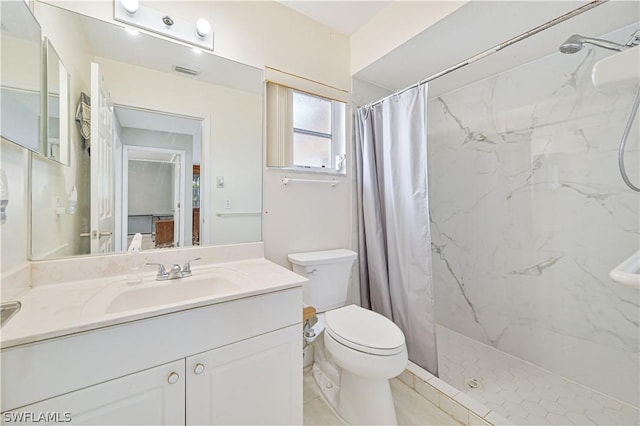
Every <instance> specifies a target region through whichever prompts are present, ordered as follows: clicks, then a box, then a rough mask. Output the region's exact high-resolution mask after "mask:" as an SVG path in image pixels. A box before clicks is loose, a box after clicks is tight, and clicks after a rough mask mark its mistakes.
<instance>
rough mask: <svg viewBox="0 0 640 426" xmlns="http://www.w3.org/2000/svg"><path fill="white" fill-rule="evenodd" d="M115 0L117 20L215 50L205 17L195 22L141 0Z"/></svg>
mask: <svg viewBox="0 0 640 426" xmlns="http://www.w3.org/2000/svg"><path fill="white" fill-rule="evenodd" d="M113 1H114V8H113V19H114V20H116V21H120V22H124V23H127V24H129V25H132V26H134V27H138V28H142V29H144V30H148V31H151V32H154V33H157V34H161V35H163V36H166V37H171V38H174V39H176V40H180V41H184V42H187V43H189V44H192V45H194V46H197V47H200V48H204V49H207V50H213V32H212V31H211V24H210V23H209V21H207V20H206V19H204V18H200V19H198V20H197V21H196V22H195V23H194V22H192V21H187V20H185V19H181V18H178V17H176V16H173V15H169V14H167V13H165V12H161V11H159V10H156V9H153V8H151V7H148V6H145V5H143V4H140V3H139V0H113ZM156 4H162V2H158V3H156Z"/></svg>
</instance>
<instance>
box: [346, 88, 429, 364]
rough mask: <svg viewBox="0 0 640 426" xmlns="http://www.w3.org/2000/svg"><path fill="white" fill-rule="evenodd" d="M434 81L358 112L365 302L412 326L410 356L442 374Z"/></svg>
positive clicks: (407, 331)
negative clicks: (436, 308) (436, 285)
mask: <svg viewBox="0 0 640 426" xmlns="http://www.w3.org/2000/svg"><path fill="white" fill-rule="evenodd" d="M426 113H427V86H426V85H419V86H418V87H416V88H414V89H410V90H407V91H405V92H403V93H401V94H396V95H393V96H391V97H389V98H386V99H385V100H383V101H382V103H378V104H376V105H374V106H365V107H362V108H359V109H358V110H357V112H356V166H357V189H358V207H359V218H358V229H359V246H360V247H359V248H360V256H359V259H360V260H359V262H360V282H361V284H360V286H361V288H360V290H361V303H362V306H364V307H366V308H369V309H371V310H373V311H375V312H378V313H380V314H382V315H384V316H386V317H387V318H389V319H391V320H392V321H393V322H394V323H396V324H397V325H398V326H399V327H400V329H401V330H402V331H403V332H404V335H405V338H406V342H407V349H408V351H409V359H410V360H411V361H413V362H414V363H416V364H418V365H419V366H421V367H422V368H424V369H426V370H428V371H430V372H431V373H432V374H436V375H437V373H438V358H437V353H436V339H435V318H434V312H433V285H432V277H431V233H430V230H429V205H428V188H427V130H426V122H427V121H426V120H427V114H426Z"/></svg>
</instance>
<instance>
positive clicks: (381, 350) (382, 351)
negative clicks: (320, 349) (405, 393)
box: [325, 305, 406, 355]
mask: <svg viewBox="0 0 640 426" xmlns="http://www.w3.org/2000/svg"><path fill="white" fill-rule="evenodd" d="M325 320H326V328H325V332H326V333H328V334H329V335H330V336H331V337H332V338H333V339H335V340H336V341H337V342H339V343H341V344H343V345H345V346H347V347H349V348H351V349H355V350H357V351H360V352H364V353H368V354H373V355H395V354H398V353H400V352H402V351H405V350H406V349H405V348H406V347H405V340H404V334H403V333H402V330H400V328H398V326H397V325H395V324H394V323H393V322H391V321H390V320H389V319H387V318H386V317H384V316H382V315H380V314H378V313H376V312H373V311H370V310H367V309H364V308H361V307H359V306H356V305H349V306H345V307H342V308H338V309H333V310H331V311H327V312H326V313H325Z"/></svg>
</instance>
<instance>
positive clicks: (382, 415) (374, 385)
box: [336, 369, 398, 425]
mask: <svg viewBox="0 0 640 426" xmlns="http://www.w3.org/2000/svg"><path fill="white" fill-rule="evenodd" d="M336 411H337V412H338V414H339V415H340V417H342V418H343V419H344V420H345V421H346V422H347V423H348V424H351V425H375V424H384V425H396V424H398V420H397V418H396V410H395V407H394V405H393V397H392V396H391V386H390V384H389V380H385V379H370V378H367V377H362V376H358V375H356V374H353V373H351V372H349V371H346V370H344V369H343V370H342V371H341V377H340V391H339V395H338V404H337V406H336Z"/></svg>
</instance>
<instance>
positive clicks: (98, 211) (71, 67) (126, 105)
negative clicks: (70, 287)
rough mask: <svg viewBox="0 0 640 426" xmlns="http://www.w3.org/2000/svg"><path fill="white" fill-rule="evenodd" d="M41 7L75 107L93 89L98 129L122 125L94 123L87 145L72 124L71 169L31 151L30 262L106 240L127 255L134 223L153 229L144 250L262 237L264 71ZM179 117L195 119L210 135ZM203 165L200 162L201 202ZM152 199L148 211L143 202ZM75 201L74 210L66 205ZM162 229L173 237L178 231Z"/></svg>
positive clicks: (68, 253) (86, 251)
mask: <svg viewBox="0 0 640 426" xmlns="http://www.w3.org/2000/svg"><path fill="white" fill-rule="evenodd" d="M34 11H35V15H36V17H37V18H38V21H39V22H40V25H41V26H42V32H43V35H44V36H46V37H48V38H49V39H51V41H52V44H53V45H54V46H55V48H56V51H57V53H58V55H59V57H60V59H61V60H62V62H64V64H65V65H66V68H67V70H68V71H69V93H70V95H69V96H70V103H71V105H70V108H71V110H72V111H73V114H76V113H77V105H78V101H79V99H80V97H81V94H82V93H85V94H87V95H89V96H92V99H91V112H92V113H93V112H94V111H97V112H99V117H102V119H99V120H93V121H94V122H93V123H91V124H94V125H95V124H96V121H97V122H104V123H106V122H110V123H112V124H111V125H109V126H107V127H106V130H105V129H102V130H93V129H92V131H91V132H92V133H91V139H90V140H89V141H86V142H83V140H82V138H81V136H80V133H79V130H78V126H72V127H71V128H70V138H69V139H70V141H71V144H70V149H69V152H70V155H69V159H70V161H69V166H68V167H63V166H61V165H59V164H55V163H53V162H51V161H46V160H42V159H40V158H38V157H37V156H33V157H32V164H31V169H32V172H31V173H32V174H31V180H32V212H31V213H32V215H31V224H32V225H31V229H32V232H31V233H32V239H31V240H32V241H31V258H32V259H34V260H37V259H49V258H54V257H61V256H74V255H83V254H90V253H92V252H106V251H107V250H106V249H105V248H106V247H111V248H110V249H109V251H122V250H124V249H126V247H127V244H128V242H129V239H130V236H131V233H132V231H134V230H135V231H139V232H141V233H143V234H146V238H145V242H146V245H145V248H156V247H157V246H158V247H159V246H189V245H193V244H194V242H195V243H196V244H197V243H199V244H228V243H240V242H251V241H259V240H260V239H261V205H262V202H261V188H262V181H261V176H262V90H263V75H262V70H259V69H256V68H253V67H249V66H247V65H244V64H240V63H236V62H233V61H230V60H226V59H223V58H220V57H217V56H215V55H213V54H211V53H209V52H203V51H196V50H194V49H193V48H192V47H189V46H186V45H184V44H180V43H176V42H170V41H167V40H163V39H161V38H158V37H156V36H151V35H148V34H144V33H142V32H134V31H127V30H126V28H124V27H123V26H118V25H115V24H112V23H107V22H103V21H99V20H96V19H93V18H89V17H86V16H83V15H79V14H76V13H73V12H70V11H68V10H65V9H61V8H58V7H55V6H51V5H50V4H47V3H41V2H39V1H36V2H35V3H34ZM92 63H94V64H96V65H97V66H98V67H99V69H100V72H101V74H102V77H101V78H99V81H100V85H101V87H102V88H103V94H104V99H103V101H100V99H99V98H96V97H94V96H95V95H91V93H92V86H95V85H96V84H97V79H96V78H95V76H92ZM176 69H187V70H192V71H193V72H194V73H192V74H195V75H190V74H185V73H181V72H178V71H176ZM109 99H110V101H109ZM78 118H79V117H76V119H78ZM85 119H86V117H85ZM85 119H82V120H85ZM175 119H181V120H184V121H185V123H186V122H189V123H191V124H192V125H194V123H195V125H194V127H196V128H197V129H199V132H196V131H194V130H193V129H187V128H184V127H181V126H182V124H184V123H182V124H177V123H178V122H176V121H175ZM82 120H81V121H82ZM178 121H180V120H178ZM85 123H86V120H85ZM187 127H188V126H187ZM196 139H200V141H199V142H200V147H199V148H198V146H197V143H196ZM103 140H107V141H110V142H106V143H102V141H103ZM140 141H143V142H140ZM144 141H146V142H144ZM151 141H153V142H154V143H151ZM189 142H190V144H189ZM188 146H190V147H191V151H189V148H188ZM125 147H127V148H126V152H127V156H128V157H127V159H126V161H125V157H124V153H125ZM141 148H142V149H141ZM144 151H147V152H144ZM149 151H150V152H152V153H151V154H150V153H149ZM174 151H175V152H174ZM166 154H170V155H166ZM145 155H147V156H150V157H151V158H145ZM173 155H175V158H172V157H173ZM107 158H112V160H111V161H106V159H107ZM95 162H97V163H99V164H102V166H99V167H98V166H95V164H94V163H95ZM152 162H155V163H157V164H155V165H154V166H151V165H150V164H151V163H152ZM107 163H108V164H107ZM136 163H137V164H136ZM132 164H133V165H132ZM194 165H196V166H199V168H198V172H199V173H198V179H199V180H197V183H196V185H197V187H198V189H199V192H198V197H197V198H198V201H197V202H198V203H200V204H199V207H197V208H194V203H195V202H196V201H195V199H194V195H193V192H194V191H193V190H194V183H193V182H194V180H193V174H194ZM151 169H153V170H154V171H152V172H151V171H150V170H151ZM150 176H151V177H150ZM218 178H219V179H218ZM125 179H126V181H127V185H126V187H125V186H124V182H125ZM145 179H146V180H145ZM148 179H151V180H154V183H156V181H157V182H164V183H161V185H162V187H163V188H162V189H159V190H157V191H153V192H154V193H151V191H148V189H149V186H147V185H143V184H142V182H143V181H148ZM216 180H219V181H220V182H223V183H222V184H221V185H217V184H215V182H216ZM94 183H97V184H98V186H99V188H100V189H99V191H101V195H100V197H98V201H95V200H94V201H91V200H92V198H95V197H94V196H95V195H97V194H96V191H97V190H94V189H93V186H94V185H93V184H94ZM143 189H146V190H147V193H146V194H143V193H142V192H141V191H142V190H143ZM74 194H76V195H74ZM125 197H126V198H125ZM145 197H146V202H145V203H143V205H142V206H140V205H138V204H136V202H137V201H141V200H143V199H144V198H145ZM181 197H182V198H181ZM74 199H75V200H76V201H74ZM130 201H131V202H130ZM134 201H135V202H134ZM72 203H75V205H76V206H77V208H76V210H75V213H74V214H72V213H70V212H71V211H73V209H68V208H66V207H67V206H69V205H70V204H72ZM125 204H126V205H127V206H126V207H127V208H126V209H125V208H124V207H125ZM60 206H62V207H60ZM109 214H110V215H111V218H110V224H109V225H104V226H106V227H110V228H109V229H106V228H103V224H100V225H98V226H92V223H95V220H94V219H95V218H96V217H101V218H105V217H107V216H108V215H109ZM149 218H151V220H150V221H149ZM161 221H169V222H170V221H173V222H174V227H173V238H169V241H167V242H165V239H162V240H161V241H160V242H158V232H159V230H158V226H157V224H158V223H159V222H160V223H161V225H160V227H162V226H169V225H163V223H165V224H166V223H167V222H161ZM161 231H162V232H163V238H165V237H164V236H166V235H167V232H168V233H169V235H171V233H170V232H169V231H166V229H162V230H161ZM196 233H197V236H196ZM105 238H111V240H110V241H109V244H102V243H103V242H104V241H102V240H103V239H105ZM92 246H95V247H99V246H101V247H102V248H101V249H98V250H97V251H96V250H92Z"/></svg>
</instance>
